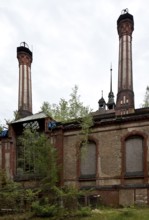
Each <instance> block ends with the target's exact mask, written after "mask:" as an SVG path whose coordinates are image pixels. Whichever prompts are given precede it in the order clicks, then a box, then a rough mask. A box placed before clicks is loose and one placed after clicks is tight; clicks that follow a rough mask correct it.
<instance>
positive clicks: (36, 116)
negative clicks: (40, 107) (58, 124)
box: [11, 112, 48, 124]
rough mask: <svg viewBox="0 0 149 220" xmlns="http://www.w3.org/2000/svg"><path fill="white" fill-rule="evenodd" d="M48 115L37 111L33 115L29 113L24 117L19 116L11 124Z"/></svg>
mask: <svg viewBox="0 0 149 220" xmlns="http://www.w3.org/2000/svg"><path fill="white" fill-rule="evenodd" d="M47 117H48V116H47V115H46V114H45V113H44V112H38V113H36V114H34V115H29V116H27V117H25V118H20V119H19V120H16V121H13V122H12V123H11V124H15V123H19V122H25V121H33V120H37V119H42V118H47Z"/></svg>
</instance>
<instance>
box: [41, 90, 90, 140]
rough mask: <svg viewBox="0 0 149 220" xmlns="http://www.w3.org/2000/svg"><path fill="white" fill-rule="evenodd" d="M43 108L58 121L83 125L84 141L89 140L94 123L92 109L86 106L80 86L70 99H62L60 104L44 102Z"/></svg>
mask: <svg viewBox="0 0 149 220" xmlns="http://www.w3.org/2000/svg"><path fill="white" fill-rule="evenodd" d="M41 110H42V111H43V112H45V113H46V114H47V115H49V116H50V117H51V118H53V119H54V120H56V121H60V122H62V123H68V122H77V123H78V124H79V126H80V127H81V135H83V137H84V143H86V142H87V139H88V135H89V132H90V128H91V126H92V125H93V119H92V115H91V109H90V108H89V107H88V106H84V105H83V103H82V102H81V101H80V95H78V87H77V86H75V87H74V88H73V89H72V93H71V94H70V99H69V100H68V101H66V100H65V99H60V102H59V104H52V105H51V104H50V103H48V102H44V103H43V105H42V107H41Z"/></svg>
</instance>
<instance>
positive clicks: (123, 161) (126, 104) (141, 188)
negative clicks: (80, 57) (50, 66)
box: [0, 11, 149, 206]
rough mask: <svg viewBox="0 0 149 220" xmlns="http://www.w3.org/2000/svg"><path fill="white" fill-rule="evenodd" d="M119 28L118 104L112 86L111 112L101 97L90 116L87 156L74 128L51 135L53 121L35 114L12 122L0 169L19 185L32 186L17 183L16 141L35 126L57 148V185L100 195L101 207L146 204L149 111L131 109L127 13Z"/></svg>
mask: <svg viewBox="0 0 149 220" xmlns="http://www.w3.org/2000/svg"><path fill="white" fill-rule="evenodd" d="M117 24H118V33H119V37H120V62H119V80H118V85H119V86H118V87H119V88H118V100H117V105H116V106H115V103H114V99H113V97H114V96H113V92H112V86H111V90H110V93H109V103H108V105H107V106H108V108H109V109H105V101H104V99H103V97H102V98H101V99H100V100H99V110H98V111H96V112H94V113H92V115H93V121H94V125H93V126H92V129H91V132H90V135H89V137H88V141H89V142H88V145H89V144H90V145H89V146H88V147H89V148H87V149H89V152H91V153H90V155H89V154H88V152H84V155H83V156H82V151H81V150H82V148H81V147H82V145H81V144H82V141H83V138H82V136H81V134H80V128H79V127H78V126H77V123H73V124H71V123H65V124H62V123H61V125H60V126H57V127H55V128H54V129H52V130H50V129H48V124H49V122H50V121H51V118H49V117H47V116H46V115H45V114H43V113H38V114H35V115H31V116H27V117H25V118H23V119H19V120H18V121H14V122H12V123H11V124H10V126H9V131H8V134H6V135H4V136H1V137H0V167H1V168H2V169H5V171H6V173H7V175H8V177H10V178H12V179H14V180H16V181H22V182H23V184H24V186H29V185H32V186H33V185H36V182H33V181H32V182H30V181H29V179H25V178H24V179H20V178H19V175H18V173H17V144H16V139H17V136H18V135H20V134H21V133H22V131H23V124H24V123H32V124H38V129H39V131H42V132H45V133H46V135H47V136H48V137H49V138H51V141H52V143H53V144H54V146H55V147H56V149H57V152H58V165H59V166H60V167H61V169H60V174H59V175H60V183H59V184H60V185H61V186H65V185H68V186H69V185H71V186H74V187H77V188H79V189H92V191H91V192H90V196H95V198H98V196H99V195H100V198H101V200H102V203H103V204H108V205H111V206H118V205H123V206H130V205H134V204H139V205H142V204H144V205H146V204H149V108H142V109H134V100H133V99H134V95H133V82H132V67H131V65H132V60H131V59H132V57H131V54H130V48H129V49H128V45H129V46H130V42H131V35H132V31H133V25H134V23H133V16H132V15H130V14H129V13H128V12H127V11H126V13H124V14H122V15H121V16H120V17H119V19H118V22H117ZM125 43H126V44H125ZM127 43H128V45H127ZM126 61H128V62H126ZM74 124H75V125H74ZM87 149H86V151H87ZM91 150H93V151H94V152H92V151H91ZM83 157H84V158H83ZM83 160H84V161H83Z"/></svg>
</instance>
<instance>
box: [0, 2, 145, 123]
mask: <svg viewBox="0 0 149 220" xmlns="http://www.w3.org/2000/svg"><path fill="white" fill-rule="evenodd" d="M148 5H149V3H148V1H147V0H144V1H141V0H132V1H130V0H125V1H119V0H113V1H110V0H107V1H103V0H100V1H99V0H92V1H91V0H75V1H74V0H69V1H68V0H54V1H53V0H49V1H47V0H32V1H30V0H22V1H20V0H7V1H1V6H0V28H1V30H2V31H1V35H0V50H1V53H0V67H1V80H0V88H1V94H2V95H1V109H0V121H3V119H4V118H7V119H9V118H10V119H11V118H12V117H13V111H14V110H16V109H17V106H18V101H17V100H18V74H19V69H18V61H17V58H16V47H17V46H19V45H20V42H22V41H25V42H27V43H28V45H29V46H30V49H31V50H32V51H33V63H32V84H33V85H32V88H33V110H34V112H37V111H39V110H40V106H41V105H42V103H43V101H49V102H50V103H57V102H58V101H59V99H60V98H62V97H63V98H66V99H67V98H68V97H69V94H70V93H71V88H72V87H74V85H75V84H77V85H78V86H79V91H80V94H81V100H82V101H83V102H84V103H85V104H86V105H90V106H91V108H93V109H94V110H97V108H98V100H99V99H100V97H101V90H103V91H104V97H105V99H106V100H107V97H108V92H109V89H110V88H109V87H110V86H109V84H110V82H109V80H110V65H111V62H112V66H113V90H114V94H115V97H116V94H117V77H118V76H117V74H118V43H119V42H118V34H117V24H116V22H117V19H118V17H119V15H120V14H121V11H122V9H124V8H129V12H130V13H131V14H133V15H134V21H135V30H134V33H133V72H134V77H133V78H134V92H135V99H136V107H139V105H140V103H141V102H142V101H143V96H144V93H145V88H146V86H147V85H148V84H149V82H148V80H147V79H148V60H149V52H148V51H149V49H148V48H149V43H148V37H149V31H148V28H147V27H148V11H147V9H148Z"/></svg>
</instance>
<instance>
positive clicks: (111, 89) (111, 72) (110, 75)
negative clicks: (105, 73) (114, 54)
mask: <svg viewBox="0 0 149 220" xmlns="http://www.w3.org/2000/svg"><path fill="white" fill-rule="evenodd" d="M110 73H111V74H110V92H112V63H111V68H110Z"/></svg>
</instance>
